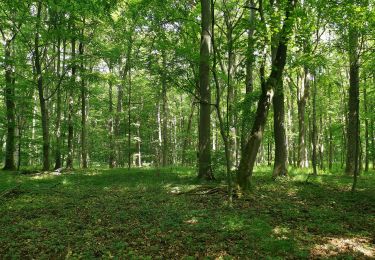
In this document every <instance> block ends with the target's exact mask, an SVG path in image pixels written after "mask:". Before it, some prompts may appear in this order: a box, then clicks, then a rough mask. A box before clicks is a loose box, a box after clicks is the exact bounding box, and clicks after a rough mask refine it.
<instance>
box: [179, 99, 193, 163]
mask: <svg viewBox="0 0 375 260" xmlns="http://www.w3.org/2000/svg"><path fill="white" fill-rule="evenodd" d="M194 110H195V104H194V102H193V104H192V105H191V110H190V115H189V118H188V123H187V128H186V132H185V135H184V142H183V145H182V165H183V166H186V165H187V160H186V156H187V155H186V152H187V149H188V147H189V145H190V142H191V134H190V132H191V126H192V123H193V116H194Z"/></svg>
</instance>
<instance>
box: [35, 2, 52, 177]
mask: <svg viewBox="0 0 375 260" xmlns="http://www.w3.org/2000/svg"><path fill="white" fill-rule="evenodd" d="M41 12H42V2H39V3H38V7H37V15H36V17H37V24H36V33H35V39H34V62H35V64H34V65H35V72H36V76H37V77H36V78H37V85H38V94H39V102H40V112H41V117H42V133H43V170H44V171H48V170H49V167H50V166H49V150H50V143H49V142H50V140H49V122H48V121H49V115H48V108H47V100H46V99H45V98H44V85H43V74H42V65H41V55H40V50H39V47H40V46H39V37H40V36H39V29H40V23H41Z"/></svg>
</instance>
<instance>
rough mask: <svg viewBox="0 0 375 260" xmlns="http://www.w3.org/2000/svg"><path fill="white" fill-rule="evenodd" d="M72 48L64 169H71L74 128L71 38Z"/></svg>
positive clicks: (74, 77) (73, 68) (73, 49)
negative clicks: (66, 151) (66, 152)
mask: <svg viewBox="0 0 375 260" xmlns="http://www.w3.org/2000/svg"><path fill="white" fill-rule="evenodd" d="M71 45H72V46H71V47H72V50H71V51H72V54H71V56H72V61H73V65H72V77H71V86H70V88H69V107H68V157H67V159H66V168H68V169H72V168H73V138H74V127H73V113H74V87H75V84H76V69H77V67H76V65H75V62H76V61H75V57H76V39H75V38H74V37H73V38H72V41H71Z"/></svg>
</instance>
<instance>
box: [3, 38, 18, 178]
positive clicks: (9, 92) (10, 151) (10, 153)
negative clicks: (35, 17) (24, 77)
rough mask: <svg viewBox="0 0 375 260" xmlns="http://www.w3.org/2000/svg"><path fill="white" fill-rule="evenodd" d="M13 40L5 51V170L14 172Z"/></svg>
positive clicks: (6, 44) (8, 42) (7, 43)
mask: <svg viewBox="0 0 375 260" xmlns="http://www.w3.org/2000/svg"><path fill="white" fill-rule="evenodd" d="M11 43H12V41H11V40H5V51H4V67H5V90H4V98H5V106H6V117H7V135H6V146H5V165H4V170H10V171H13V170H15V169H16V164H15V159H14V154H15V150H16V146H15V135H16V114H15V113H16V111H15V109H16V104H15V101H14V99H15V91H14V82H13V79H12V77H13V76H12V74H13V72H12V70H13V68H12V64H11V55H12V54H11V49H12V48H11Z"/></svg>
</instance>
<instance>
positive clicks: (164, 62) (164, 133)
mask: <svg viewBox="0 0 375 260" xmlns="http://www.w3.org/2000/svg"><path fill="white" fill-rule="evenodd" d="M166 69H167V57H166V53H165V50H164V49H162V70H163V71H162V75H161V87H162V90H161V98H162V112H161V115H162V118H161V122H162V131H161V132H162V155H161V157H162V166H163V167H165V166H167V165H168V149H169V144H168V111H167V110H168V101H167V75H166Z"/></svg>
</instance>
